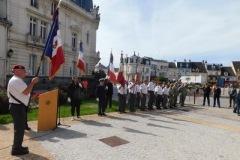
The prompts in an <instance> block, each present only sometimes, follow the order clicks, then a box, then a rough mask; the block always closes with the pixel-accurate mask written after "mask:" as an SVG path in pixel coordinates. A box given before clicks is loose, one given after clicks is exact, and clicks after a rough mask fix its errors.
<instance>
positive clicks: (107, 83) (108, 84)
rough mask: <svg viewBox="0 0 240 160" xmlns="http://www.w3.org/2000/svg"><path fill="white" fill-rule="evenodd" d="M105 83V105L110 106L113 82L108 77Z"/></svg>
mask: <svg viewBox="0 0 240 160" xmlns="http://www.w3.org/2000/svg"><path fill="white" fill-rule="evenodd" d="M105 85H106V86H107V101H106V107H107V106H108V107H109V108H112V95H113V84H112V82H110V81H109V80H108V79H106V81H105Z"/></svg>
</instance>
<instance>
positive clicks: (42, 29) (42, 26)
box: [40, 21, 47, 39]
mask: <svg viewBox="0 0 240 160" xmlns="http://www.w3.org/2000/svg"><path fill="white" fill-rule="evenodd" d="M46 26H47V24H46V22H43V21H42V22H41V35H40V37H41V38H42V39H45V38H46V30H47V29H46V28H47V27H46Z"/></svg>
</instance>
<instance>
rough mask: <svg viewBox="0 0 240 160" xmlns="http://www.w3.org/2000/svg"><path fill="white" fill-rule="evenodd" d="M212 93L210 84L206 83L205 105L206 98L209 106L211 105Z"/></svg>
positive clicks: (204, 89) (204, 92)
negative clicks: (210, 97)
mask: <svg viewBox="0 0 240 160" xmlns="http://www.w3.org/2000/svg"><path fill="white" fill-rule="evenodd" d="M210 93H211V88H210V86H209V85H208V84H205V86H204V87H203V106H205V102H206V99H207V102H208V106H210V99H209V96H210Z"/></svg>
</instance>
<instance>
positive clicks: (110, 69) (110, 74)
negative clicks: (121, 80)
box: [108, 53, 117, 84]
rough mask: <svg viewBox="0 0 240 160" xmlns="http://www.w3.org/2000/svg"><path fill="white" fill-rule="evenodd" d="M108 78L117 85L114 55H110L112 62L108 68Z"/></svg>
mask: <svg viewBox="0 0 240 160" xmlns="http://www.w3.org/2000/svg"><path fill="white" fill-rule="evenodd" d="M108 77H109V80H110V81H111V82H112V83H114V84H116V83H117V79H116V75H115V74H114V67H113V54H112V53H111V54H110V62H109V66H108Z"/></svg>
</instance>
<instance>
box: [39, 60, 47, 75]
mask: <svg viewBox="0 0 240 160" xmlns="http://www.w3.org/2000/svg"><path fill="white" fill-rule="evenodd" d="M46 70H47V60H46V59H43V61H42V65H41V70H40V75H41V76H45V75H46Z"/></svg>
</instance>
